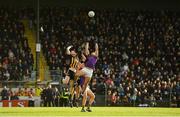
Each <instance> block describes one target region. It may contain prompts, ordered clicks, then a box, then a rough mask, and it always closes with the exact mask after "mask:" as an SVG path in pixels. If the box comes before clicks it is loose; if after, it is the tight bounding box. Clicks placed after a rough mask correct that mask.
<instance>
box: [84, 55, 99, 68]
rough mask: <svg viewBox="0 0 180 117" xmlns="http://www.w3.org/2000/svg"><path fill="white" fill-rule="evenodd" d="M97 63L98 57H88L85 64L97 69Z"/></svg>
mask: <svg viewBox="0 0 180 117" xmlns="http://www.w3.org/2000/svg"><path fill="white" fill-rule="evenodd" d="M96 62H97V57H96V56H88V57H87V59H86V62H85V66H86V67H89V68H91V69H95V65H96Z"/></svg>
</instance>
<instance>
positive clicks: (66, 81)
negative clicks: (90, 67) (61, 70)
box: [62, 76, 70, 84]
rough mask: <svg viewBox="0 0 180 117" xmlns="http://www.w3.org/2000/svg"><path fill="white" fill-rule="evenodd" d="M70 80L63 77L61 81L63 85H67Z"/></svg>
mask: <svg viewBox="0 0 180 117" xmlns="http://www.w3.org/2000/svg"><path fill="white" fill-rule="evenodd" d="M69 80H70V77H69V76H65V78H64V79H63V80H62V82H63V84H68V83H69Z"/></svg>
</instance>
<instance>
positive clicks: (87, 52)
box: [85, 42, 89, 56]
mask: <svg viewBox="0 0 180 117" xmlns="http://www.w3.org/2000/svg"><path fill="white" fill-rule="evenodd" d="M85 54H86V56H87V55H89V43H88V42H87V43H86V45H85Z"/></svg>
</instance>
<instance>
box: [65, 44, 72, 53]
mask: <svg viewBox="0 0 180 117" xmlns="http://www.w3.org/2000/svg"><path fill="white" fill-rule="evenodd" d="M71 47H72V46H68V47H67V48H66V54H67V55H70V50H69V49H70V48H71Z"/></svg>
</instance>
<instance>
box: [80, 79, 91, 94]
mask: <svg viewBox="0 0 180 117" xmlns="http://www.w3.org/2000/svg"><path fill="white" fill-rule="evenodd" d="M90 81H91V78H90V77H85V79H84V84H83V87H82V93H84V92H85V90H86V88H87V87H88V85H89V82H90Z"/></svg>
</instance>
